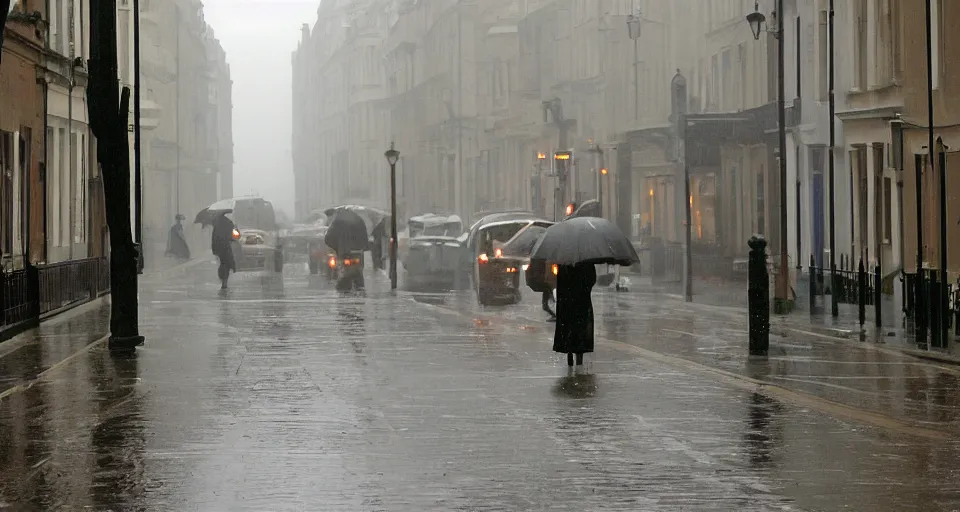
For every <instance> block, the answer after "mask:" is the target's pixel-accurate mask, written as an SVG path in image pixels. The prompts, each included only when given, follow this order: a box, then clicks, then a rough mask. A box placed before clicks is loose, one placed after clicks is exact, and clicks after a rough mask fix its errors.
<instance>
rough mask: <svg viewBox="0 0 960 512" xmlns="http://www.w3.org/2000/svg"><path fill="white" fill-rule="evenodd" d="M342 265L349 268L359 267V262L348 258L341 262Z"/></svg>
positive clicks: (356, 259)
mask: <svg viewBox="0 0 960 512" xmlns="http://www.w3.org/2000/svg"><path fill="white" fill-rule="evenodd" d="M343 264H344V265H346V266H348V267H349V266H350V265H359V264H360V260H359V259H358V258H353V259H349V258H348V259H345V260H343Z"/></svg>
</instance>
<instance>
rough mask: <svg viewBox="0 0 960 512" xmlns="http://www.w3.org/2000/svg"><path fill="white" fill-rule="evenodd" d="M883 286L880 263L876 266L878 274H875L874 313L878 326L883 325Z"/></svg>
mask: <svg viewBox="0 0 960 512" xmlns="http://www.w3.org/2000/svg"><path fill="white" fill-rule="evenodd" d="M882 286H883V280H882V278H881V276H880V265H877V266H876V274H874V276H873V314H874V317H875V318H874V321H875V322H876V324H877V327H881V326H882V325H883V317H882V316H881V315H882V309H883V308H882V307H881V306H880V298H881V297H882V295H881V293H882V292H881V287H882Z"/></svg>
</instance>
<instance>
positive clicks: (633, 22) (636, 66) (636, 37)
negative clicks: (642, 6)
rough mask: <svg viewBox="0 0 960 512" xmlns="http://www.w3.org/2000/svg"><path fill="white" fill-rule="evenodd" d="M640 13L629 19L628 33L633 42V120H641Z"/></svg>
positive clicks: (632, 15)
mask: <svg viewBox="0 0 960 512" xmlns="http://www.w3.org/2000/svg"><path fill="white" fill-rule="evenodd" d="M640 16H641V13H640V11H637V13H636V14H631V15H630V17H629V18H627V31H628V33H629V35H630V39H632V40H633V119H634V120H639V119H640Z"/></svg>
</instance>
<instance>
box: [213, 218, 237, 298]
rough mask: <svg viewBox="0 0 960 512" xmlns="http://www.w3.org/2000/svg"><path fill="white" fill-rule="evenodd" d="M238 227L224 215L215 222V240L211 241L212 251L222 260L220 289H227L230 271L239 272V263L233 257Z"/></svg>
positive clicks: (219, 274) (219, 271)
mask: <svg viewBox="0 0 960 512" xmlns="http://www.w3.org/2000/svg"><path fill="white" fill-rule="evenodd" d="M236 228H237V227H236V225H235V224H234V223H233V221H232V220H230V219H229V218H227V216H226V214H224V213H222V214H220V215H218V216H217V218H216V219H214V220H213V238H212V239H211V240H210V249H211V250H212V251H213V254H214V255H215V256H216V257H217V258H218V259H219V260H220V267H219V268H217V276H218V277H219V278H220V288H221V289H222V290H226V289H227V280H228V279H229V278H230V271H233V272H236V271H237V263H236V260H235V259H234V257H233V231H234V230H235V229H236Z"/></svg>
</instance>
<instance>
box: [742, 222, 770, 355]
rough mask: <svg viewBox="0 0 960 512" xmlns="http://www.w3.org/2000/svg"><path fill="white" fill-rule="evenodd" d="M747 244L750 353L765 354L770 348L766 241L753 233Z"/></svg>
mask: <svg viewBox="0 0 960 512" xmlns="http://www.w3.org/2000/svg"><path fill="white" fill-rule="evenodd" d="M747 245H748V246H749V247H750V262H749V285H748V289H747V306H748V312H749V319H748V322H749V329H750V355H751V356H766V355H767V352H768V351H769V349H770V276H769V273H768V272H767V250H766V249H767V241H766V240H764V239H763V237H762V236H759V235H754V236H753V237H751V238H750V240H749V241H748V242H747Z"/></svg>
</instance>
